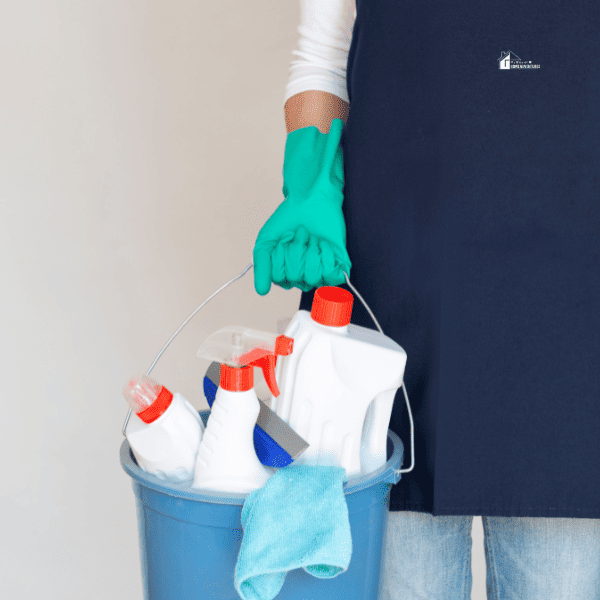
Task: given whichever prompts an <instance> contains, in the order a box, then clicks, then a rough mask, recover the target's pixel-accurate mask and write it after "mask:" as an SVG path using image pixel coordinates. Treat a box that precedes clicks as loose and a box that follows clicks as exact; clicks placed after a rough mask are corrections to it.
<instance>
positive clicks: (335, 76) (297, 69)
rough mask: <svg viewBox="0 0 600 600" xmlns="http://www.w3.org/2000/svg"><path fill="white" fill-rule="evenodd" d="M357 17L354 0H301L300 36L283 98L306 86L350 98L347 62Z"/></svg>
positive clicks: (344, 98) (302, 90) (307, 88)
mask: <svg viewBox="0 0 600 600" xmlns="http://www.w3.org/2000/svg"><path fill="white" fill-rule="evenodd" d="M355 18H356V2H355V0H300V25H299V26H298V28H297V31H298V33H299V34H300V38H299V40H298V49H297V50H292V54H295V55H296V56H298V57H299V59H298V60H293V61H291V65H290V75H289V78H288V82H287V85H286V87H285V95H284V101H283V103H284V104H285V103H286V102H287V101H288V99H289V98H290V97H291V96H293V95H294V94H299V93H300V92H305V91H307V90H320V91H323V92H329V93H331V94H335V95H336V96H339V97H340V98H341V99H342V100H345V101H346V102H350V99H349V98H348V92H347V90H346V63H347V62H348V52H349V50H350V43H351V41H352V27H353V26H354V20H355Z"/></svg>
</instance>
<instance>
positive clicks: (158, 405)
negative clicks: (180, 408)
mask: <svg viewBox="0 0 600 600" xmlns="http://www.w3.org/2000/svg"><path fill="white" fill-rule="evenodd" d="M171 400H173V394H171V392H170V391H169V390H168V389H167V388H166V387H165V386H164V385H163V386H162V387H161V390H160V393H159V394H158V396H157V397H156V400H155V401H154V402H153V403H152V404H151V405H150V406H149V407H148V408H146V409H144V410H143V411H142V412H139V413H136V414H137V416H138V417H139V418H140V419H141V420H142V421H144V423H153V422H154V421H156V419H158V417H160V416H161V415H162V414H163V413H164V412H165V411H166V410H167V408H169V406H171Z"/></svg>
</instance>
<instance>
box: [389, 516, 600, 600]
mask: <svg viewBox="0 0 600 600" xmlns="http://www.w3.org/2000/svg"><path fill="white" fill-rule="evenodd" d="M482 521H483V531H484V540H485V560H486V566H487V572H486V587H487V598H488V600H600V519H563V518H543V517H482ZM472 524H473V517H472V516H438V517H434V516H432V515H430V514H426V513H417V512H404V511H399V512H390V513H389V515H388V521H387V527H386V530H385V535H384V541H383V555H382V565H381V581H380V588H379V600H470V598H471V587H472V584H473V577H472V575H471V541H472V540H471V526H472Z"/></svg>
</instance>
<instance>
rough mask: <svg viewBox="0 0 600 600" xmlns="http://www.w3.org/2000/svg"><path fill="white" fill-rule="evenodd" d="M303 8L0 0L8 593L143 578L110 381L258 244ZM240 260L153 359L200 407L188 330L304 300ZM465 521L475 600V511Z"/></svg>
mask: <svg viewBox="0 0 600 600" xmlns="http://www.w3.org/2000/svg"><path fill="white" fill-rule="evenodd" d="M298 19H299V3H298V2H287V3H282V2H278V1H277V0H263V1H262V2H252V3H246V2H241V1H239V0H237V1H236V0H220V1H219V2H206V1H204V0H200V1H198V0H196V1H192V0H182V1H181V2H177V3H166V2H157V1H149V2H142V1H140V0H129V1H126V2H123V1H117V0H104V1H103V2H99V1H97V0H88V1H87V2H76V1H74V0H54V1H43V0H37V1H36V0H20V1H19V2H5V3H2V5H1V6H0V272H1V274H2V284H3V293H2V294H1V295H0V339H1V340H3V343H2V344H1V345H0V377H1V379H0V398H1V406H2V418H1V419H0V452H1V456H2V460H1V461H0V478H1V482H2V483H1V484H0V515H2V517H1V528H0V531H1V533H0V552H1V554H0V588H1V589H2V594H1V595H2V597H6V598H9V597H10V598H31V597H34V595H37V596H38V597H40V598H41V597H43V598H45V599H47V600H54V599H57V600H58V599H60V600H70V599H78V600H80V599H81V598H86V599H90V600H91V599H99V600H100V599H102V600H105V599H107V598H117V597H118V598H128V599H131V600H134V599H141V598H142V584H141V574H140V564H139V554H138V537H137V522H136V513H135V501H134V495H133V491H132V488H131V483H130V479H129V477H128V476H127V475H126V474H125V473H124V471H123V470H122V469H121V466H120V464H119V457H118V453H119V446H120V444H121V441H122V439H123V438H122V434H121V427H122V423H123V420H124V418H125V415H126V413H127V408H126V404H125V401H124V399H123V398H122V396H121V393H120V389H121V386H122V385H123V384H124V383H125V382H126V380H127V379H128V378H129V377H130V376H132V375H134V374H135V373H139V372H145V371H146V370H147V369H148V367H149V366H150V364H151V362H152V360H153V359H154V357H155V355H156V353H157V352H158V351H159V350H160V348H161V347H162V345H163V344H164V342H165V341H166V340H167V339H168V338H169V336H170V335H171V334H172V333H173V331H174V330H175V329H176V328H177V327H178V326H179V325H180V323H181V322H182V321H183V320H184V319H185V318H186V317H187V316H188V314H189V313H190V312H191V311H192V310H193V309H194V308H195V307H196V306H197V305H198V304H199V303H200V302H201V301H203V300H204V299H205V298H206V297H208V296H209V295H210V294H211V293H212V292H213V291H214V290H215V289H217V288H218V287H220V286H221V285H222V284H223V283H225V282H226V281H228V280H229V279H231V278H232V277H234V276H235V275H236V274H238V273H240V272H241V271H242V270H243V269H244V267H245V266H246V265H247V264H248V263H249V262H250V261H251V260H252V248H253V246H254V240H255V238H256V235H257V233H258V230H259V229H260V227H261V226H262V224H263V223H264V221H265V220H266V219H267V218H268V216H269V215H270V214H271V213H272V212H273V210H274V209H275V207H276V206H277V205H278V204H279V203H280V202H281V200H282V198H283V197H282V193H281V186H282V175H281V168H282V161H283V149H284V144H285V136H286V132H285V124H284V115H283V108H282V102H283V92H284V86H285V83H286V81H287V76H288V68H289V63H290V60H291V59H292V55H291V50H292V49H293V48H294V47H295V44H296V40H297V33H296V26H297V24H298ZM252 277H253V273H252V271H251V270H250V271H249V272H248V274H247V275H246V276H245V277H243V278H242V279H241V280H239V281H237V282H235V283H234V284H233V285H232V286H231V287H229V288H228V289H227V290H226V291H224V292H222V293H221V294H220V295H219V296H218V297H217V298H215V299H214V300H213V301H211V302H210V303H209V304H208V305H207V306H206V307H205V308H203V309H202V310H201V311H200V312H199V313H198V315H197V316H196V317H195V318H194V320H192V321H191V323H190V324H189V325H188V326H187V328H186V329H184V330H183V332H182V333H181V334H180V335H179V337H178V338H177V339H176V340H175V341H174V342H173V344H172V345H171V347H170V348H169V349H168V350H167V352H166V353H165V355H164V356H163V357H162V358H161V360H160V361H159V363H158V365H157V367H156V368H155V369H154V371H153V376H155V377H156V379H158V380H159V381H161V382H162V383H164V384H165V385H167V387H170V389H171V390H173V391H180V392H181V393H183V395H184V396H185V397H187V398H188V399H189V400H190V401H191V402H192V404H194V405H195V406H196V407H197V408H199V409H200V408H208V407H207V404H206V401H205V399H204V397H203V395H202V385H201V384H202V378H203V376H204V372H205V371H206V368H207V367H208V361H202V360H200V359H198V358H196V356H195V353H196V350H197V349H198V347H199V345H200V343H201V341H202V340H203V339H204V338H205V337H206V336H207V335H208V334H210V333H211V332H212V331H214V330H216V329H218V328H219V327H222V326H225V325H229V324H244V325H247V326H250V327H255V328H259V329H265V330H269V329H271V330H273V331H275V330H276V329H275V328H276V321H277V319H279V318H282V317H285V316H289V315H292V314H293V313H294V312H295V310H296V309H297V306H298V301H299V297H300V292H299V290H297V289H294V290H290V291H286V290H283V289H281V288H278V287H273V288H272V290H271V292H270V293H269V294H268V295H267V296H265V297H261V296H258V295H257V294H256V292H255V291H254V285H253V279H252ZM473 538H474V546H475V549H474V550H475V551H474V555H473V573H474V594H473V598H476V599H477V600H480V599H483V598H485V561H484V556H483V530H482V527H481V519H480V518H479V517H478V518H476V519H475V520H474V528H473Z"/></svg>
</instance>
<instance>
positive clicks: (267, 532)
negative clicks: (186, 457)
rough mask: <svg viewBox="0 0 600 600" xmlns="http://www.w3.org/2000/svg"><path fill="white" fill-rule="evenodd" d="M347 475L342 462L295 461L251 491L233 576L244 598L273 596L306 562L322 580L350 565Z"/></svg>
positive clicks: (259, 599) (254, 599) (261, 599)
mask: <svg viewBox="0 0 600 600" xmlns="http://www.w3.org/2000/svg"><path fill="white" fill-rule="evenodd" d="M347 480H348V478H347V476H346V470H345V469H344V468H343V467H325V466H312V465H294V464H292V465H289V466H287V467H284V468H281V469H279V470H278V471H277V472H276V473H275V474H274V475H273V476H271V478H270V479H269V480H268V481H267V483H266V484H265V485H264V486H263V487H262V488H260V489H258V490H255V491H254V492H252V493H250V494H249V495H248V497H247V498H246V500H245V502H244V506H243V508H242V516H241V521H242V528H243V530H244V536H243V538H242V545H241V547H240V552H239V554H238V559H237V563H236V566H235V577H234V585H235V589H236V590H237V592H238V594H239V595H240V597H241V598H242V599H243V600H272V598H274V597H275V596H277V594H278V593H279V591H280V590H281V588H282V586H283V583H284V581H285V577H286V575H287V574H288V571H291V570H293V569H298V568H300V567H302V568H303V569H304V570H305V571H306V572H307V573H309V574H310V575H313V576H314V577H319V578H321V579H326V578H331V577H336V576H337V575H339V574H340V573H343V572H345V571H346V570H347V569H348V565H349V564H350V557H351V556H352V536H351V534H350V519H349V516H348V505H347V504H346V498H345V495H344V487H343V483H344V481H347Z"/></svg>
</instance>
